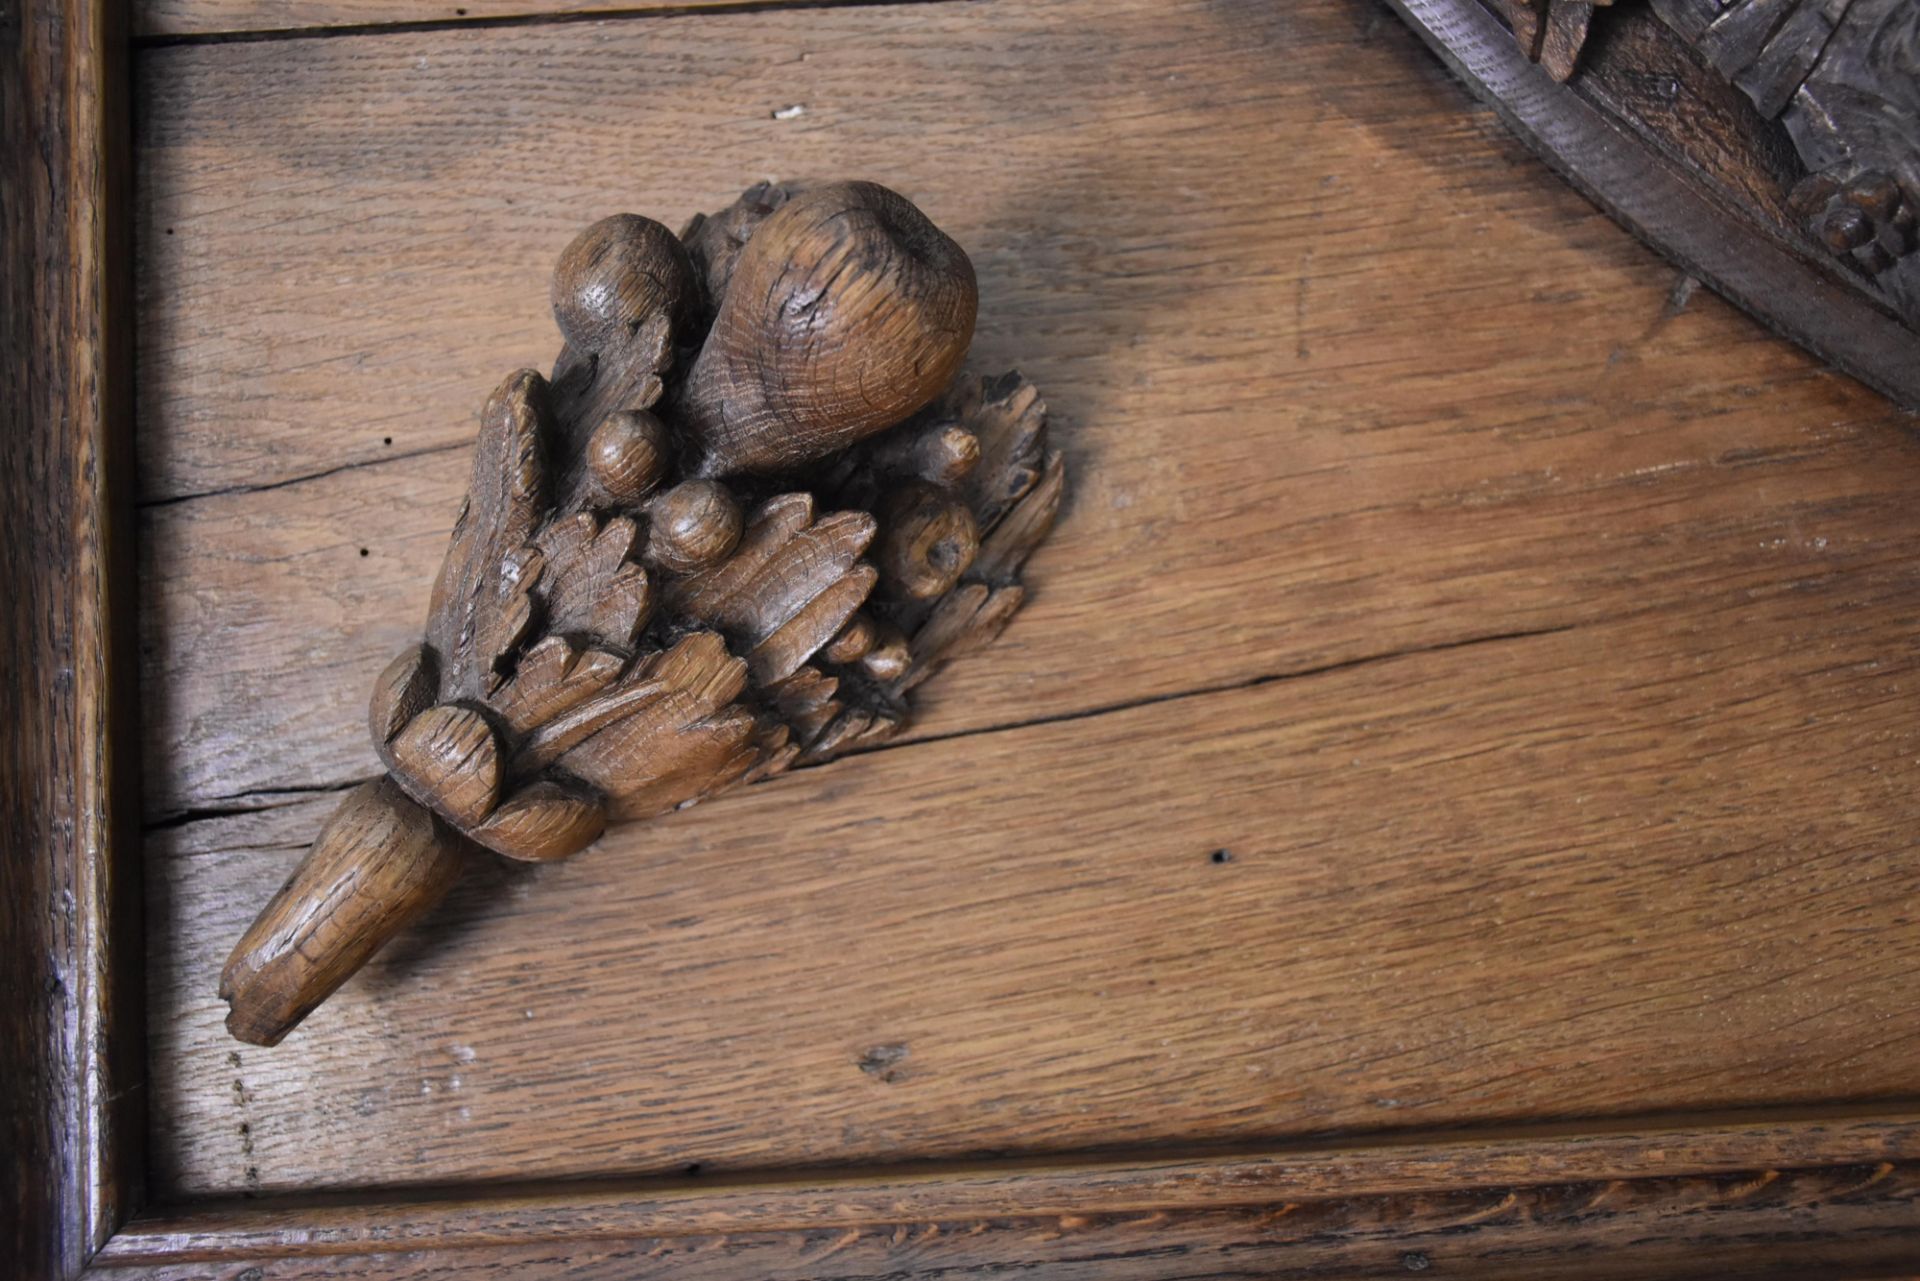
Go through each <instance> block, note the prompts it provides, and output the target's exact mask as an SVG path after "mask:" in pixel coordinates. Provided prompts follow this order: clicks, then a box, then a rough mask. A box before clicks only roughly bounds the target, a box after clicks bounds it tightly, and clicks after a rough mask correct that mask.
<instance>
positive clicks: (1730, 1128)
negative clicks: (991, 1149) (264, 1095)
mask: <svg viewBox="0 0 1920 1281" xmlns="http://www.w3.org/2000/svg"><path fill="white" fill-rule="evenodd" d="M1917 1148H1920V1127H1917V1124H1916V1122H1915V1121H1914V1120H1913V1119H1912V1118H1910V1117H1899V1116H1871V1115H1866V1114H1863V1113H1862V1112H1861V1111H1859V1110H1858V1109H1853V1110H1848V1109H1843V1108H1816V1109H1810V1110H1806V1111H1805V1112H1804V1114H1803V1115H1802V1116H1801V1117H1800V1118H1799V1119H1796V1120H1793V1121H1779V1122H1764V1121H1757V1120H1754V1119H1752V1118H1751V1117H1748V1118H1726V1119H1721V1120H1718V1121H1710V1120H1708V1119H1705V1118H1700V1119H1696V1120H1695V1121H1694V1122H1693V1123H1691V1124H1688V1125H1685V1126H1669V1127H1667V1128H1648V1127H1646V1126H1644V1125H1642V1126H1640V1127H1637V1128H1636V1127H1635V1126H1632V1125H1625V1124H1621V1125H1608V1124H1606V1123H1595V1122H1589V1123H1588V1124H1587V1125H1586V1126H1584V1127H1583V1130H1582V1132H1580V1133H1577V1134H1570V1133H1565V1132H1555V1131H1552V1130H1545V1129H1541V1128H1538V1127H1535V1128H1532V1129H1519V1130H1508V1131H1504V1132H1487V1131H1473V1132H1469V1131H1463V1132H1458V1133H1454V1134H1450V1135H1449V1134H1444V1133H1442V1134H1426V1135H1419V1136H1411V1137H1409V1138H1408V1139H1407V1140H1405V1141H1402V1142H1397V1143H1396V1142H1384V1141H1381V1140H1379V1139H1377V1138H1376V1139H1358V1140H1346V1141H1331V1140H1325V1139H1322V1140H1318V1141H1316V1142H1314V1143H1311V1144H1305V1145H1300V1146H1297V1147H1293V1148H1256V1149H1252V1150H1242V1151H1235V1152H1223V1153H1217V1154H1214V1155H1209V1156H1188V1157H1179V1156H1168V1155H1164V1154H1163V1155H1158V1156H1138V1155H1136V1156H1132V1157H1126V1156H1120V1157H1108V1158H1105V1159H1100V1160H1090V1159H1086V1158H1081V1159H1079V1160H1073V1161H1059V1160H1053V1161H1047V1160H1027V1161H1006V1160H1001V1161H993V1162H986V1163H976V1164H969V1165H963V1166H954V1165H938V1164H927V1163H923V1164H919V1165H912V1166H903V1165H894V1166H888V1167H880V1168H876V1169H872V1170H869V1171H865V1172H860V1173H840V1174H833V1173H829V1172H814V1173H812V1174H808V1173H805V1172H802V1173H785V1174H775V1175H763V1176H759V1177H733V1178H729V1177H727V1176H725V1175H722V1176H720V1177H717V1178H715V1177H707V1176H702V1177H674V1178H665V1179H651V1180H624V1181H597V1182H587V1183H581V1182H571V1183H567V1184H559V1185H547V1186H545V1187H537V1188H531V1189H520V1190H515V1189H498V1188H495V1189H484V1188H477V1189H468V1190H466V1191H465V1192H464V1194H463V1193H461V1192H457V1191H454V1192H448V1191H444V1190H443V1191H441V1192H439V1193H437V1194H436V1193H434V1192H427V1193H424V1194H414V1195H407V1194H394V1195H386V1196H380V1197H373V1198H366V1199H361V1200H356V1201H351V1202H346V1203H341V1202H338V1201H328V1200H325V1199H322V1198H317V1197H313V1196H306V1197H302V1196H300V1195H297V1194H295V1195H292V1196H286V1197H258V1198H250V1199H243V1200H229V1201H225V1202H203V1203H201V1204H199V1205H195V1206H191V1207H187V1208H184V1209H182V1208H175V1209H172V1210H166V1209H161V1210H156V1211H153V1212H150V1213H148V1214H146V1215H143V1216H142V1217H141V1218H140V1219H138V1220H136V1221H135V1222H134V1223H132V1224H130V1225H129V1226H128V1227H127V1229H126V1230H125V1231H124V1232H122V1233H121V1234H119V1235H118V1236H117V1237H116V1238H115V1240H114V1241H113V1243H112V1244H111V1245H110V1246H109V1247H108V1248H107V1249H106V1250H105V1251H103V1253H102V1255H101V1261H102V1262H103V1263H107V1264H110V1265H111V1266H114V1267H127V1266H134V1265H139V1264H150V1263H160V1262H165V1261H166V1260H167V1259H169V1258H180V1257H191V1258H194V1259H199V1260H204V1261H208V1262H213V1261H220V1260H226V1259H236V1258H247V1257H259V1256H266V1255H272V1254H276V1253H284V1254H299V1255H307V1256H317V1255H364V1254H369V1253H380V1252H398V1251H412V1250H417V1249H421V1248H423V1247H434V1248H440V1249H462V1248H467V1247H474V1246H504V1245H529V1244H535V1243H539V1242H556V1243H557V1242H579V1241H587V1240H596V1239H598V1240H607V1239H617V1238H620V1237H623V1236H625V1237H632V1236H641V1235H645V1236H653V1237H669V1236H701V1235H708V1236H713V1235H720V1234H725V1233H733V1232H740V1231H761V1232H772V1231H793V1232H805V1231H820V1230H825V1231H838V1232H845V1231H848V1230H864V1229H872V1228H875V1227H880V1226H883V1225H884V1226H888V1227H891V1226H892V1225H894V1224H896V1223H902V1222H921V1223H925V1222H938V1221H942V1220H955V1219H976V1220H977V1219H989V1220H991V1219H1003V1220H1004V1219H1009V1218H1016V1217H1020V1216H1026V1217H1030V1218H1041V1219H1047V1218H1051V1219H1059V1218H1071V1217H1077V1216H1085V1215H1120V1214H1150V1213H1153V1212H1155V1211H1183V1210H1209V1209H1213V1210H1217V1209H1223V1208H1228V1207H1233V1206H1256V1205H1260V1206H1267V1205H1285V1204H1287V1203H1290V1202H1296V1203H1297V1202H1306V1201H1325V1200H1332V1199H1339V1200H1350V1199H1354V1198H1362V1197H1387V1196H1401V1195H1407V1194H1420V1193H1434V1192H1441V1191H1455V1192H1458V1191H1499V1192H1504V1191H1506V1190H1508V1189H1512V1188H1516V1187H1527V1186H1539V1185H1542V1184H1566V1183H1599V1182H1614V1181H1618V1182H1627V1181H1633V1180H1644V1179H1685V1178H1702V1179H1718V1180H1723V1181H1724V1184H1723V1186H1725V1187H1726V1188H1727V1191H1728V1192H1729V1194H1731V1195H1738V1192H1737V1189H1738V1188H1739V1187H1740V1185H1741V1184H1742V1183H1744V1182H1747V1181H1749V1179H1751V1178H1752V1177H1753V1176H1754V1174H1755V1172H1756V1171H1761V1170H1781V1169H1811V1168H1817V1167H1820V1166H1832V1165H1842V1166H1850V1167H1859V1166H1863V1165H1864V1166H1867V1167H1869V1168H1877V1167H1883V1166H1887V1165H1895V1164H1900V1163H1903V1162H1908V1161H1911V1160H1913V1159H1914V1152H1915V1151H1916V1149H1917ZM1729 1176H1735V1177H1731V1178H1730V1177H1729ZM1739 1176H1747V1178H1741V1177H1739ZM1863 1190H1865V1189H1863Z"/></svg>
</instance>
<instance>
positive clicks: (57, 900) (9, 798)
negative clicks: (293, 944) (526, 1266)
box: [0, 0, 145, 1278]
mask: <svg viewBox="0 0 1920 1281" xmlns="http://www.w3.org/2000/svg"><path fill="white" fill-rule="evenodd" d="M0 21H4V23H5V24H6V26H7V27H8V28H9V29H8V30H6V31H5V32H4V48H3V49H0V80H4V85H3V86H0V103H3V104H4V105H3V106H0V115H3V116H4V118H5V119H4V130H0V132H3V133H4V140H3V141H0V182H4V184H5V187H6V189H7V197H6V199H5V201H4V209H0V238H4V241H5V244H6V252H7V264H8V270H7V279H6V284H5V292H6V295H7V299H6V307H5V313H4V318H0V327H3V328H4V334H0V359H3V360H4V368H5V379H6V382H5V387H4V392H5V395H4V399H5V402H6V408H5V414H6V418H5V421H4V424H3V425H0V432H3V435H4V438H3V439H0V473H3V474H0V486H3V487H4V488H0V493H3V494H4V496H5V500H4V501H5V510H6V511H7V514H8V517H9V521H8V526H9V528H8V533H7V535H6V539H5V543H4V546H0V591H4V593H5V598H6V610H7V613H8V615H9V617H8V619H7V622H6V624H5V626H6V628H7V633H6V635H7V637H8V642H9V646H10V652H9V654H8V657H9V658H10V659H11V660H12V671H11V672H10V674H9V680H8V681H7V683H6V687H5V693H4V694H0V698H4V699H5V700H6V702H5V703H4V704H3V706H4V707H5V712H6V715H5V717H4V724H5V733H4V743H3V744H0V759H3V760H4V762H5V764H4V767H0V769H3V772H4V780H3V782H0V806H4V811H3V812H4V814H5V832H6V840H7V848H6V858H7V875H6V888H7V893H6V894H5V895H4V896H0V964H3V965H4V966H5V970H4V972H5V973H6V974H7V975H8V977H9V979H10V980H11V982H10V987H11V988H12V999H10V1000H9V1001H8V1003H7V1005H6V1009H5V1014H4V1019H3V1020H0V1080H4V1081H5V1082H6V1086H5V1091H6V1093H7V1095H8V1096H9V1097H8V1100H7V1103H8V1107H7V1111H6V1120H5V1123H4V1124H5V1129H4V1131H0V1134H4V1138H0V1168H3V1169H5V1170H6V1172H7V1178H6V1181H7V1182H8V1183H10V1184H11V1186H10V1188H9V1191H11V1192H14V1194H15V1195H14V1197H13V1198H12V1199H13V1202H14V1203H13V1204H12V1205H11V1206H10V1207H8V1213H9V1214H10V1216H11V1217H10V1218H8V1219H7V1220H5V1222H6V1223H7V1224H8V1225H9V1230H8V1232H7V1233H6V1236H5V1240H6V1245H7V1246H8V1247H10V1255H11V1258H10V1259H9V1262H10V1263H12V1264H13V1266H14V1267H15V1268H17V1269H19V1271H18V1272H17V1273H16V1275H24V1276H26V1277H28V1278H38V1277H66V1276H71V1275H75V1274H77V1273H78V1272H79V1271H80V1269H81V1268H82V1267H83V1266H84V1264H85V1262H86V1260H87V1258H88V1257H89V1256H90V1255H91V1254H92V1253H93V1252H94V1251H95V1250H97V1249H98V1248H99V1247H100V1246H101V1245H102V1244H104V1243H105V1241H106V1240H107V1239H108V1237H109V1236H110V1235H111V1233H112V1232H113V1230H114V1228H115V1227H116V1226H117V1225H118V1224H119V1222H120V1221H121V1220H122V1219H123V1218H124V1217H125V1216H126V1215H127V1213H128V1212H129V1211H130V1209H131V1207H132V1205H133V1204H134V1203H135V1201H136V1200H137V1196H138V1192H139V1188H140V1185H141V1183H142V1181H143V1177H142V1176H143V1170H142V1163H143V1157H142V1148H141V1139H142V1133H143V1126H144V1119H143V1116H142V1111H143V1109H142V1094H141V1084H142V1075H143V1065H144V1060H145V1047H144V1044H143V1036H142V1027H141V1007H142V993H141V991H140V988H139V976H140V967H139V965H138V964H137V958H138V948H139V931H138V912H139V902H140V886H139V860H138V857H137V852H136V849H135V847H134V846H133V845H132V844H130V843H129V839H130V838H132V837H134V836H135V835H136V829H135V828H134V827H133V826H132V825H131V823H130V822H129V820H130V819H135V818H136V817H137V816H135V815H134V814H132V813H131V812H130V810H129V806H130V805H131V804H132V803H133V801H134V800H135V798H136V796H137V789H136V788H135V787H133V786H131V785H130V782H129V776H128V775H127V774H126V773H125V769H126V766H127V764H128V758H127V755H126V751H127V748H128V746H129V744H130V743H131V742H132V737H131V735H129V734H127V733H126V732H125V731H126V727H127V724H128V718H129V717H130V716H131V715H132V714H133V708H134V704H135V697H134V668H133V666H132V663H131V662H130V661H129V660H130V658H131V653H130V650H131V645H132V643H133V639H134V637H133V629H132V627H131V614H130V613H127V612H125V606H126V605H127V604H128V602H129V597H128V595H127V592H128V589H129V587H130V585H131V582H132V572H133V565H132V557H131V554H130V543H129V540H128V534H129V531H130V524H129V518H130V512H131V505H130V502H129V501H128V498H129V496H128V494H127V493H126V491H125V487H126V486H127V485H128V483H129V482H130V480H131V468H130V466H129V465H128V463H129V458H130V445H131V436H130V432H129V423H128V410H129V408H130V406H129V405H128V403H127V400H128V396H129V394H130V383H129V378H128V375H129V373H130V371H131V345H130V331H129V329H128V325H127V319H128V318H127V315H126V304H127V302H128V301H129V298H130V290H129V288H128V284H129V281H130V279H131V253H130V237H129V234H128V228H129V225H130V219H129V210H128V208H127V204H126V200H125V196H126V194H127V190H128V183H127V178H128V176H129V172H130V171H129V167H128V161H129V150H128V147H129V143H128V136H127V132H128V131H127V120H128V114H127V113H128V103H127V96H128V90H129V84H128V75H127V64H126V52H125V51H126V42H125V29H126V28H125V21H124V12H123V10H122V8H121V6H120V4H119V3H117V2H116V0H95V2H93V3H89V2H88V0H22V3H20V4H17V5H11V6H8V7H7V8H6V10H5V13H4V18H0Z"/></svg>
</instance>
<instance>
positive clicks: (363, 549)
mask: <svg viewBox="0 0 1920 1281" xmlns="http://www.w3.org/2000/svg"><path fill="white" fill-rule="evenodd" d="M360 554H361V555H362V556H366V555H369V554H370V553H369V552H368V551H367V549H366V548H364V547H362V548H361V549H360Z"/></svg>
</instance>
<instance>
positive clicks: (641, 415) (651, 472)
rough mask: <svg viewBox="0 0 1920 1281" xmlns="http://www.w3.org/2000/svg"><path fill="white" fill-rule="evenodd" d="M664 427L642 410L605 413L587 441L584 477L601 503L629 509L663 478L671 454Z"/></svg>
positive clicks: (650, 491) (652, 489)
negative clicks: (588, 479)
mask: <svg viewBox="0 0 1920 1281" xmlns="http://www.w3.org/2000/svg"><path fill="white" fill-rule="evenodd" d="M671 448H672V446H671V443H670V442H669V440H668V438H667V427H666V424H665V423H663V422H661V421H660V420H659V419H658V418H655V417H654V416H653V415H652V414H650V413H647V412H646V411H645V410H643V409H623V410H621V411H620V412H619V413H614V414H608V415H607V416H606V417H605V418H604V419H602V420H601V422H600V425H599V426H598V427H596V428H594V431H593V435H592V436H590V437H589V438H588V439H587V475H588V476H589V477H590V478H591V479H592V481H593V492H594V495H595V497H597V498H598V499H599V500H600V501H601V502H603V503H605V504H607V505H609V506H614V507H628V506H632V505H633V504H635V503H637V502H639V501H640V500H641V499H643V498H645V497H646V496H647V495H648V494H650V493H652V492H653V491H654V490H655V489H657V488H658V487H659V485H660V482H661V481H662V480H663V479H665V478H666V474H667V459H668V455H669V452H670V451H671Z"/></svg>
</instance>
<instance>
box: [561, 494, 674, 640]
mask: <svg viewBox="0 0 1920 1281" xmlns="http://www.w3.org/2000/svg"><path fill="white" fill-rule="evenodd" d="M639 538H640V531H639V528H638V526H636V525H635V524H634V522H633V520H632V519H631V518H630V517H626V516H617V517H615V518H614V519H612V520H609V521H607V522H606V523H605V524H604V525H602V524H601V522H600V518H599V517H598V516H596V515H594V514H593V513H592V512H590V511H581V512H575V513H573V514H572V515H569V516H562V517H560V518H558V519H556V520H554V521H552V522H550V523H549V524H547V525H546V526H545V527H544V528H542V529H541V531H540V532H539V534H538V535H536V537H535V545H536V546H537V547H538V548H539V550H540V554H541V555H542V556H543V557H544V558H545V562H546V567H545V570H544V571H543V573H542V575H541V578H540V582H539V584H538V587H537V592H536V594H537V595H539V597H540V598H541V601H542V603H543V604H544V605H545V606H546V611H547V615H546V629H547V631H548V632H549V633H551V634H555V635H564V636H572V637H577V638H580V639H583V640H585V641H587V642H589V643H591V644H595V645H599V646H603V647H607V648H612V649H622V650H625V649H631V648H632V647H633V644H634V641H635V639H636V638H637V637H638V636H639V634H640V629H641V628H642V627H644V626H646V623H647V619H648V616H649V615H650V614H651V612H652V607H653V592H652V587H651V584H650V583H649V581H648V578H647V571H646V570H645V569H643V568H641V567H640V565H638V564H637V563H635V562H634V561H633V560H632V559H631V557H632V555H633V552H634V548H635V546H636V545H637V543H638V542H639Z"/></svg>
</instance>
